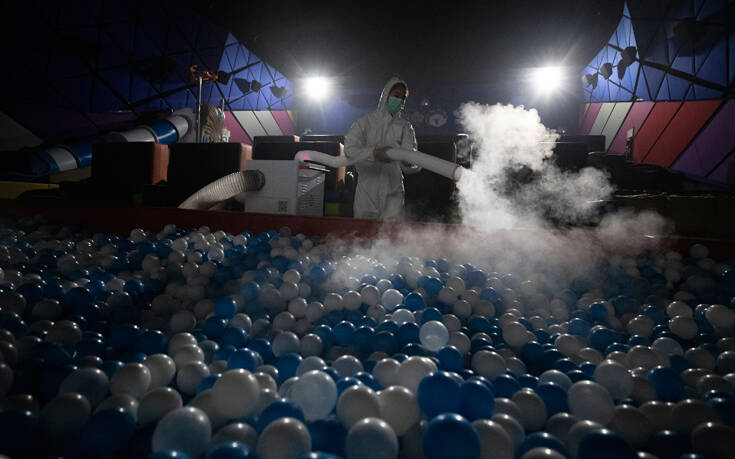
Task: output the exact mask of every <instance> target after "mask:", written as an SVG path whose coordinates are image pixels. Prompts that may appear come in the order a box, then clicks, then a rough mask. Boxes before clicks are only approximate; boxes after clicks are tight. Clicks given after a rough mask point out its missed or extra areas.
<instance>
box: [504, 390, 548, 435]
mask: <svg viewBox="0 0 735 459" xmlns="http://www.w3.org/2000/svg"><path fill="white" fill-rule="evenodd" d="M512 400H513V403H515V404H516V405H517V406H518V408H519V409H520V412H521V417H520V419H519V421H520V422H521V424H522V425H523V428H524V429H525V430H526V432H536V431H538V430H541V428H543V426H544V424H545V423H546V404H544V401H543V399H542V398H541V397H540V396H539V395H538V394H536V392H534V391H533V390H532V389H528V388H524V389H521V390H519V391H518V392H516V393H515V394H513V397H512Z"/></svg>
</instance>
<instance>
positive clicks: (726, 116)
mask: <svg viewBox="0 0 735 459" xmlns="http://www.w3.org/2000/svg"><path fill="white" fill-rule="evenodd" d="M733 126H735V100H731V101H729V102H726V103H725V105H724V106H723V107H722V108H721V109H720V111H718V112H717V113H716V114H715V115H714V116H713V117H712V119H711V120H710V121H709V124H708V125H707V126H706V127H705V128H704V129H702V130H701V131H700V133H699V135H698V136H697V138H696V139H694V141H693V142H692V143H691V144H690V145H689V148H687V149H686V151H684V153H682V154H681V156H680V157H679V159H678V160H677V161H676V162H675V163H674V165H673V166H672V169H674V170H677V171H681V172H687V173H690V174H695V175H701V176H706V175H707V174H709V173H710V172H712V170H713V169H714V168H715V167H716V166H717V164H719V162H720V161H722V159H723V158H725V157H726V156H727V155H728V154H729V153H730V152H731V151H732V150H733V149H735V136H734V135H732V130H733Z"/></svg>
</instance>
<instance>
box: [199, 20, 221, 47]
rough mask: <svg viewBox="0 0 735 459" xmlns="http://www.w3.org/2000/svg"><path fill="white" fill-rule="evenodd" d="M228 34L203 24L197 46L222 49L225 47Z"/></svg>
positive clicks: (213, 26)
mask: <svg viewBox="0 0 735 459" xmlns="http://www.w3.org/2000/svg"><path fill="white" fill-rule="evenodd" d="M226 39H227V32H226V31H225V30H224V29H222V28H221V27H218V26H216V25H213V24H203V25H202V28H201V30H200V31H199V40H198V43H197V46H198V47H200V48H221V47H223V46H224V45H225V40H226Z"/></svg>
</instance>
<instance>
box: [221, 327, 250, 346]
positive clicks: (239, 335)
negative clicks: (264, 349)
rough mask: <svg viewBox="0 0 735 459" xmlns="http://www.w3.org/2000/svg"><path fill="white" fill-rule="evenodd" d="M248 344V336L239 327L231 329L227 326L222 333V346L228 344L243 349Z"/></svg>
mask: <svg viewBox="0 0 735 459" xmlns="http://www.w3.org/2000/svg"><path fill="white" fill-rule="evenodd" d="M247 343H248V334H247V332H246V331H245V330H243V329H242V328H240V327H233V326H230V325H228V326H227V327H226V328H225V331H224V333H222V344H225V345H227V344H229V345H230V346H234V347H236V348H239V347H245V345H246V344H247Z"/></svg>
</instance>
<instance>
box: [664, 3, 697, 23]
mask: <svg viewBox="0 0 735 459" xmlns="http://www.w3.org/2000/svg"><path fill="white" fill-rule="evenodd" d="M693 4H694V2H693V1H692V0H683V1H678V2H673V3H672V5H671V9H670V10H669V16H668V17H670V18H677V19H679V18H691V17H694V14H695V13H694V8H693V7H694V5H693Z"/></svg>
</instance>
